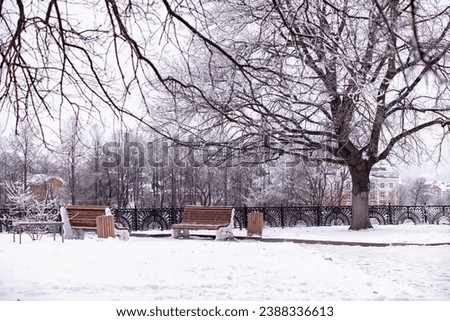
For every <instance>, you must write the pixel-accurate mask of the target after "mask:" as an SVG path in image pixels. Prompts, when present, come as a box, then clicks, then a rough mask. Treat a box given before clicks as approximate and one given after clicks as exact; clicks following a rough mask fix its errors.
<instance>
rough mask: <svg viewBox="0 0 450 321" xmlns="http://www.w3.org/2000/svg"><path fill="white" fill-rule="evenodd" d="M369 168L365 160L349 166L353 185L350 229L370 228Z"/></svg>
mask: <svg viewBox="0 0 450 321" xmlns="http://www.w3.org/2000/svg"><path fill="white" fill-rule="evenodd" d="M370 168H371V167H370V166H369V165H368V164H367V162H361V163H360V164H358V165H356V166H349V169H350V174H351V177H352V185H353V191H352V221H351V224H350V230H365V229H370V228H372V224H371V223H370V218H369V190H370V182H369V176H370Z"/></svg>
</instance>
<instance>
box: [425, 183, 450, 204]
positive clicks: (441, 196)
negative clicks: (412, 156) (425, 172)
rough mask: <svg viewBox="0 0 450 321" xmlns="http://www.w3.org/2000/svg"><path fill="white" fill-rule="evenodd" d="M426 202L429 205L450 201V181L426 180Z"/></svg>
mask: <svg viewBox="0 0 450 321" xmlns="http://www.w3.org/2000/svg"><path fill="white" fill-rule="evenodd" d="M425 188H426V190H425V192H424V194H425V196H426V203H427V204H429V205H432V204H436V205H437V204H440V203H442V204H443V203H445V204H448V202H449V201H450V183H449V182H444V181H427V182H425Z"/></svg>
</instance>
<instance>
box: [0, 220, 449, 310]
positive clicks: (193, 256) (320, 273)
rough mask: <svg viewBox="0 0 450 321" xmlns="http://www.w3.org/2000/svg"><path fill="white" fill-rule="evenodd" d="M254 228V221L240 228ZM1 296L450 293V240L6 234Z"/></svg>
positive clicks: (405, 296) (341, 230) (406, 229)
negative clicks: (76, 237) (368, 244)
mask: <svg viewBox="0 0 450 321" xmlns="http://www.w3.org/2000/svg"><path fill="white" fill-rule="evenodd" d="M235 234H236V235H245V231H239V230H236V231H235ZM263 234H264V235H263V236H264V238H293V239H309V240H336V241H347V242H350V241H352V242H353V241H355V242H377V243H405V244H407V243H416V244H423V243H427V244H437V243H450V226H448V225H417V226H416V225H401V226H376V227H375V229H374V230H371V231H364V232H354V231H348V228H347V227H342V226H334V227H296V228H285V229H281V228H265V230H264V233H263ZM0 300H133V301H134V300H282V301H286V300H289V301H290V300H301V301H303V300H450V245H435V246H418V245H413V246H411V245H408V246H387V247H361V246H347V245H340V246H336V245H318V244H298V243H293V242H274V243H266V242H260V241H254V240H239V241H233V242H218V241H214V240H210V239H204V238H196V237H194V238H191V239H189V240H176V239H172V238H169V237H160V238H142V237H139V238H138V237H132V238H131V239H130V241H128V242H123V241H119V240H115V239H106V240H105V239H97V237H96V236H95V235H88V236H87V238H86V239H85V240H67V241H65V242H64V243H62V242H61V240H60V239H57V240H56V241H53V238H52V237H50V236H44V237H43V239H42V240H40V241H31V239H30V238H29V237H28V236H26V235H24V236H23V240H22V244H21V245H20V244H18V243H13V242H12V235H11V234H6V233H3V234H0Z"/></svg>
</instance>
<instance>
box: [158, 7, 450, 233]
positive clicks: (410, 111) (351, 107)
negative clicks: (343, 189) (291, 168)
mask: <svg viewBox="0 0 450 321" xmlns="http://www.w3.org/2000/svg"><path fill="white" fill-rule="evenodd" d="M181 2H182V1H180V3H181ZM183 4H184V6H182V5H180V6H179V7H176V8H175V7H174V6H172V7H171V6H170V4H169V3H168V2H165V5H166V8H167V10H168V11H169V14H170V15H171V16H172V17H173V18H174V19H175V20H176V21H177V23H179V24H181V25H182V26H184V27H185V28H187V29H189V30H191V31H193V37H192V38H193V42H192V43H191V48H192V50H189V48H188V49H186V47H183V48H182V49H180V54H181V55H183V58H184V60H185V61H186V64H185V66H184V70H185V72H186V73H185V75H186V76H185V82H186V83H185V84H184V86H180V87H179V88H178V91H177V93H176V98H178V99H179V100H184V101H185V104H184V105H183V104H180V103H178V104H177V105H176V108H178V114H177V117H179V116H178V115H180V111H179V110H180V109H181V108H183V106H184V107H185V112H186V113H185V116H184V117H182V118H181V119H182V122H180V124H181V125H185V126H184V128H185V129H186V131H189V132H191V131H192V128H194V126H195V124H199V123H200V124H203V127H202V129H203V130H204V131H203V133H205V132H211V131H212V130H213V129H214V128H216V126H218V125H221V124H223V125H222V126H221V127H220V128H221V129H222V130H224V131H226V132H228V133H229V137H240V138H241V140H242V141H245V143H246V144H247V145H248V144H250V145H251V146H255V148H259V150H260V152H261V151H262V150H263V149H264V150H266V151H267V150H269V151H270V153H271V157H272V158H276V157H278V156H277V154H278V155H283V154H293V155H297V156H299V157H303V158H305V159H314V160H317V161H324V162H331V163H335V164H340V165H345V166H347V167H348V169H349V172H350V175H351V179H352V188H353V190H352V195H353V198H352V207H353V216H352V222H351V226H350V228H351V229H366V228H370V227H371V224H370V220H369V215H368V204H369V202H368V197H369V186H370V182H369V177H370V171H371V169H372V167H373V166H374V165H375V164H376V163H378V162H379V161H381V160H384V159H386V158H387V157H388V156H390V155H392V156H394V157H399V158H401V159H406V158H408V157H409V155H411V152H412V151H414V150H417V151H419V150H421V151H423V150H427V145H428V142H426V141H424V140H422V138H423V137H420V135H419V133H420V132H422V131H424V130H426V129H431V128H435V129H436V131H435V132H434V133H437V134H438V135H440V136H441V137H445V136H446V135H447V134H448V126H449V124H450V118H449V115H450V114H449V111H450V109H449V107H448V106H449V105H448V100H449V88H448V82H447V79H448V73H447V71H446V70H447V68H448V67H449V59H448V56H447V52H448V49H450V32H449V30H450V22H449V16H450V8H449V7H448V6H447V5H439V4H438V3H434V2H432V1H429V2H426V3H423V2H421V3H420V4H418V3H417V2H414V1H411V0H408V1H401V0H396V1H376V0H374V1H370V2H368V3H367V2H364V3H362V2H357V1H331V2H330V1H314V2H310V1H264V0H261V1H256V2H252V3H247V2H242V1H226V2H221V3H220V4H216V5H210V6H208V7H207V5H206V4H205V6H204V7H201V9H197V8H198V7H194V6H190V5H189V3H188V2H183ZM205 7H207V8H208V10H207V9H205ZM186 8H187V9H186ZM192 16H193V17H192ZM191 19H196V20H195V21H197V23H196V24H195V25H194V24H192V23H190V21H191ZM198 21H200V22H198ZM197 25H201V28H200V27H194V26H197ZM174 34H175V36H176V35H177V34H178V35H180V33H178V30H176V31H174ZM180 37H181V36H180ZM180 42H181V41H180ZM183 50H184V51H183ZM201 62H203V63H201ZM205 66H207V67H208V68H207V70H206V72H205V68H204V67H205ZM180 106H181V107H180ZM186 115H189V116H186ZM189 117H190V119H193V121H192V122H189V123H188V124H187V125H186V119H189ZM247 148H248V147H247ZM418 153H419V152H418ZM437 157H439V155H438V154H437Z"/></svg>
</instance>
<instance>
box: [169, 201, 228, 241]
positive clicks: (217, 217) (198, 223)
mask: <svg viewBox="0 0 450 321" xmlns="http://www.w3.org/2000/svg"><path fill="white" fill-rule="evenodd" d="M233 219H234V209H233V207H232V206H197V205H188V206H186V207H185V208H184V211H183V218H182V220H181V223H179V224H173V225H172V230H173V233H172V236H173V237H175V238H178V237H186V238H187V237H189V230H215V231H216V240H225V239H232V238H233V232H232V229H233V227H234V221H233Z"/></svg>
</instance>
